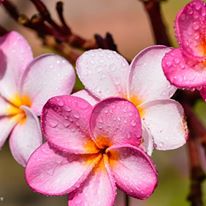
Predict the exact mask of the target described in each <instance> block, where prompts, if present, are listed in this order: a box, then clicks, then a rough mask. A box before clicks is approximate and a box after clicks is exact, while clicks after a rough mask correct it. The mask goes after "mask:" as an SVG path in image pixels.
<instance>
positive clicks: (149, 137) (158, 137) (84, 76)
mask: <svg viewBox="0 0 206 206" xmlns="http://www.w3.org/2000/svg"><path fill="white" fill-rule="evenodd" d="M168 51H170V48H167V47H164V46H152V47H149V48H146V49H145V50H143V51H142V52H140V53H139V54H138V55H137V56H136V57H135V58H134V59H133V61H132V63H131V64H130V65H129V64H128V62H127V61H126V59H124V58H123V57H122V56H120V55H119V54H117V53H116V52H114V51H110V50H102V49H96V50H90V51H87V52H85V53H84V54H82V55H81V56H80V57H79V59H78V60H77V65H76V70H77V74H78V76H79V78H80V80H81V81H82V83H83V84H84V86H85V90H82V91H79V92H77V93H75V94H73V95H75V96H79V97H82V98H84V99H86V100H87V101H89V102H90V103H91V104H95V103H96V102H98V101H100V100H102V99H104V98H108V97H122V98H125V99H127V100H129V101H131V102H132V103H133V104H134V105H135V106H136V107H137V108H138V110H139V113H140V117H141V120H142V129H143V140H144V142H143V146H144V149H145V150H146V151H147V153H148V154H151V153H152V150H153V149H154V148H156V149H158V150H170V149H176V148H178V147H180V146H182V145H184V144H185V142H186V140H187V136H188V130H187V126H186V122H185V119H184V111H183V108H182V106H181V105H180V104H179V103H178V102H176V101H174V100H171V99H170V97H171V96H172V95H173V94H174V93H175V91H176V87H174V86H172V85H171V84H170V83H169V81H168V80H167V79H166V77H165V76H164V73H163V70H162V66H161V63H162V58H163V57H164V55H165V54H166V53H167V52H168Z"/></svg>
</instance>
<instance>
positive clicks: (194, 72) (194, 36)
mask: <svg viewBox="0 0 206 206" xmlns="http://www.w3.org/2000/svg"><path fill="white" fill-rule="evenodd" d="M175 29H176V36H177V39H178V42H179V45H180V47H179V48H177V49H172V50H171V51H169V52H168V53H167V54H166V55H165V57H164V59H163V63H162V65H163V69H164V73H165V75H166V77H167V78H168V80H169V81H170V82H171V83H172V84H173V85H175V86H177V87H179V88H186V89H191V90H194V89H198V90H200V92H201V94H202V96H203V98H204V99H205V98H206V89H205V87H206V69H205V68H206V38H205V37H206V4H205V3H204V1H202V0H193V1H191V2H190V3H189V4H187V5H186V6H185V7H184V8H183V9H182V10H181V11H180V12H179V14H178V15H177V17H176V22H175Z"/></svg>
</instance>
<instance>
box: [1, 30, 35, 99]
mask: <svg viewBox="0 0 206 206" xmlns="http://www.w3.org/2000/svg"><path fill="white" fill-rule="evenodd" d="M32 58H33V57H32V51H31V48H30V46H29V44H28V42H27V41H26V40H25V39H24V37H23V36H21V35H20V34H19V33H17V32H14V31H12V32H9V33H8V34H6V35H4V36H2V37H0V59H1V62H0V91H1V95H3V96H4V97H6V98H8V99H9V98H10V97H11V95H15V94H16V93H17V92H18V87H19V83H20V82H19V81H20V79H21V76H22V73H23V72H24V70H25V69H26V66H27V65H28V64H29V63H30V62H31V60H32Z"/></svg>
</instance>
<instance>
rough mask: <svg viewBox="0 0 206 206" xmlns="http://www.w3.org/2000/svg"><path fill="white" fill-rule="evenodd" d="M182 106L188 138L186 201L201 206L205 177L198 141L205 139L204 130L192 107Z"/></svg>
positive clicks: (193, 205) (192, 205)
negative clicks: (187, 191) (188, 163)
mask: <svg viewBox="0 0 206 206" xmlns="http://www.w3.org/2000/svg"><path fill="white" fill-rule="evenodd" d="M183 106H184V110H185V114H186V115H187V123H188V128H189V136H190V138H189V140H188V143H187V146H188V156H189V162H190V178H191V182H190V192H189V195H188V200H189V201H190V202H191V206H203V205H204V204H203V200H202V184H203V181H204V180H205V178H206V176H205V173H204V171H203V169H202V165H201V158H200V147H201V145H200V143H201V142H200V141H199V139H200V138H201V139H202V138H203V137H204V139H205V134H206V129H205V128H204V126H203V125H202V123H201V122H200V120H199V119H198V118H197V116H196V115H195V114H194V112H193V111H192V107H191V106H190V105H188V104H183Z"/></svg>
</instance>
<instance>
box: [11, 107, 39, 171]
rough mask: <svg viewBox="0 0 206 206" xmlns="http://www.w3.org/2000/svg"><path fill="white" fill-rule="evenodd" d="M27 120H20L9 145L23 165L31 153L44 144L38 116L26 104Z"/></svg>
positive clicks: (24, 108)
mask: <svg viewBox="0 0 206 206" xmlns="http://www.w3.org/2000/svg"><path fill="white" fill-rule="evenodd" d="M21 109H22V110H24V112H25V114H26V119H25V122H20V123H19V124H18V125H17V126H16V127H15V128H14V130H13V131H12V133H11V137H10V139H9V146H10V149H11V152H12V155H13V156H14V158H15V159H16V161H17V162H18V163H19V164H21V165H22V166H23V167H24V166H26V163H27V161H28V159H29V157H30V155H31V154H32V153H33V152H34V150H36V149H37V148H38V147H39V146H40V145H41V144H42V134H41V129H40V125H39V120H38V118H37V117H36V116H35V115H34V114H33V112H32V111H31V110H30V109H29V108H28V107H25V106H22V107H21Z"/></svg>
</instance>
